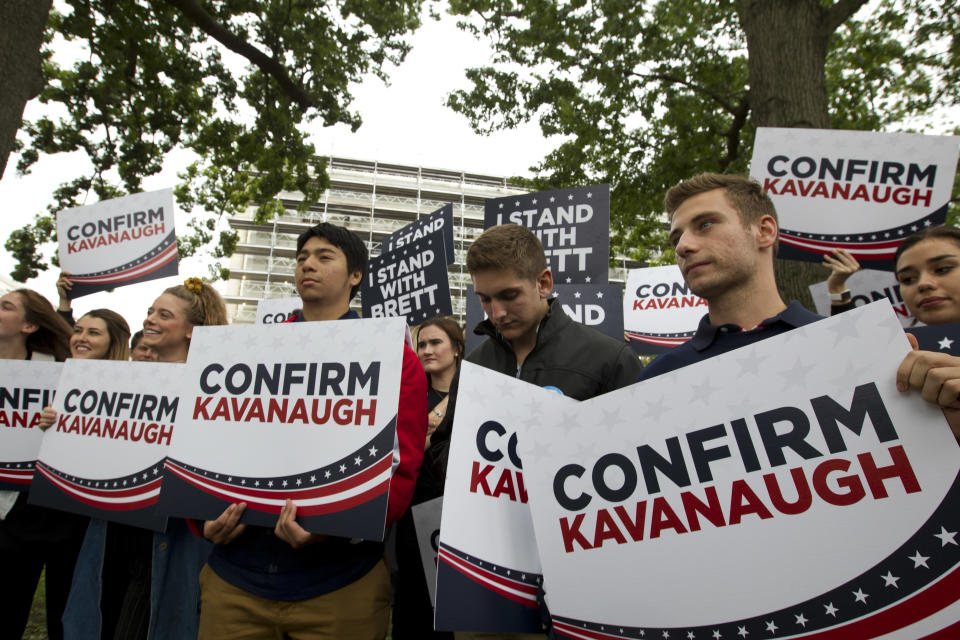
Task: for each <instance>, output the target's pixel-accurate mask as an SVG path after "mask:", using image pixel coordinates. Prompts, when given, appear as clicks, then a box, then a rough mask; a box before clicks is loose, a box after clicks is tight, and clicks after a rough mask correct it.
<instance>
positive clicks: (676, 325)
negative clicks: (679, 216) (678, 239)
mask: <svg viewBox="0 0 960 640" xmlns="http://www.w3.org/2000/svg"><path fill="white" fill-rule="evenodd" d="M708 311H709V309H708V307H707V303H706V300H704V299H703V298H701V297H700V296H698V295H696V294H695V293H693V292H692V291H690V290H689V289H688V288H687V284H686V283H685V282H684V281H683V275H682V274H681V273H680V268H679V267H677V266H676V265H667V266H662V267H646V268H644V269H631V270H630V271H629V273H628V274H627V285H626V288H625V289H624V293H623V330H624V331H625V332H627V334H628V336H629V337H630V339H631V340H633V341H639V342H640V343H641V344H642V345H643V346H644V349H643V350H640V352H641V353H661V352H662V351H664V350H665V349H667V348H670V347H675V346H677V345H678V344H682V343H684V342H686V341H687V340H689V339H690V338H691V337H692V336H693V334H694V332H695V331H696V330H697V326H698V325H699V324H700V318H702V317H703V316H704V314H706V313H707V312H708Z"/></svg>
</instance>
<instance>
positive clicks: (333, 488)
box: [165, 452, 393, 500]
mask: <svg viewBox="0 0 960 640" xmlns="http://www.w3.org/2000/svg"><path fill="white" fill-rule="evenodd" d="M392 462H393V454H392V452H391V453H390V455H386V456H384V457H382V458H380V459H379V460H378V461H377V462H375V463H374V464H373V465H371V466H369V467H367V468H366V469H364V470H363V471H361V472H360V473H357V474H356V475H352V476H348V477H346V478H344V479H343V480H337V481H335V482H331V483H329V484H325V485H321V486H318V487H305V488H303V489H293V488H290V487H279V488H277V489H259V488H255V487H247V486H239V485H235V484H230V483H227V482H222V481H220V480H215V479H213V478H210V477H208V476H204V475H200V474H199V473H196V472H193V471H189V470H187V469H185V468H184V467H183V466H181V465H178V464H176V463H174V462H171V461H170V460H167V461H166V465H165V466H166V468H167V469H170V470H171V471H174V472H175V473H176V474H177V475H178V476H180V477H181V478H183V479H184V480H187V481H189V482H190V484H192V485H194V486H197V484H198V483H202V484H203V485H208V486H211V487H214V488H216V489H218V490H220V491H233V492H236V493H242V494H243V495H245V496H249V497H251V498H269V499H271V500H276V499H278V498H279V497H280V496H284V497H289V498H290V499H291V500H306V499H310V498H323V497H325V496H335V495H338V494H340V493H343V492H344V491H349V490H350V489H353V488H355V487H358V486H360V485H361V484H363V483H365V482H369V481H370V480H373V479H374V478H376V477H377V476H378V475H380V474H382V473H383V472H384V471H389V470H390V467H391V465H392ZM308 474H314V472H313V471H309V472H305V473H303V474H302V475H308ZM220 475H224V474H222V473H221V474H220Z"/></svg>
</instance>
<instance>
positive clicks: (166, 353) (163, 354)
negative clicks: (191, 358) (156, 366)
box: [156, 343, 190, 362]
mask: <svg viewBox="0 0 960 640" xmlns="http://www.w3.org/2000/svg"><path fill="white" fill-rule="evenodd" d="M156 352H157V362H186V361H187V354H188V353H189V352H190V344H189V343H186V344H183V345H179V346H177V347H172V348H170V349H167V350H161V349H156Z"/></svg>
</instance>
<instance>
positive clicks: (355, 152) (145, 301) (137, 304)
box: [0, 17, 553, 331]
mask: <svg viewBox="0 0 960 640" xmlns="http://www.w3.org/2000/svg"><path fill="white" fill-rule="evenodd" d="M411 43H412V44H413V49H412V50H411V51H410V53H409V54H408V55H407V58H406V60H405V61H404V63H403V64H402V65H401V66H400V67H399V68H398V69H395V70H393V71H392V72H391V73H390V86H384V85H383V83H382V82H380V81H379V80H378V79H376V78H371V79H370V80H369V81H366V82H364V83H363V84H362V85H360V86H358V87H356V88H355V90H354V92H353V93H354V97H355V99H354V102H353V104H352V109H353V110H355V111H357V112H359V113H360V114H361V116H362V117H363V121H364V124H363V126H361V127H360V129H359V130H358V131H357V132H356V133H351V132H350V130H349V127H346V126H343V125H340V126H336V127H332V128H326V129H324V128H323V127H320V126H319V125H318V126H316V127H315V129H314V130H312V139H313V142H314V144H315V145H316V147H317V150H318V152H319V153H321V154H324V155H339V156H345V157H352V158H359V159H364V160H377V161H381V162H391V163H397V164H408V165H421V166H426V167H435V168H443V169H454V170H465V171H470V172H477V173H486V174H490V175H505V176H509V175H529V173H530V172H529V171H528V168H529V167H530V166H532V165H534V164H536V163H537V162H539V161H540V160H541V159H543V157H544V156H546V154H547V153H548V152H549V151H550V150H551V149H552V148H553V143H552V142H548V141H546V140H544V139H543V137H542V136H541V134H540V130H539V127H537V126H536V125H535V124H533V125H527V126H525V127H521V128H520V129H516V130H513V131H510V132H505V133H504V132H501V133H498V134H496V135H494V136H490V137H484V136H479V135H477V134H475V133H473V131H471V129H470V127H469V125H468V124H467V121H466V118H464V117H462V116H460V115H459V114H457V113H454V112H453V111H452V110H450V109H448V108H447V107H445V106H444V104H443V103H444V100H445V98H446V96H447V94H448V93H450V92H451V91H453V90H455V89H458V88H466V86H467V81H466V79H465V77H464V70H465V69H466V68H467V67H471V66H481V65H485V64H488V63H489V61H490V54H489V51H488V50H487V49H486V47H485V46H484V45H482V44H481V43H479V42H477V41H476V40H474V39H473V38H472V37H471V36H469V35H468V34H466V33H463V32H461V31H460V30H459V29H457V28H456V26H455V21H454V20H453V19H451V18H450V17H445V18H444V19H443V20H442V21H441V22H437V21H434V20H431V19H427V20H426V21H425V23H424V25H423V26H422V27H421V28H420V30H419V31H418V32H417V33H416V35H415V36H414V37H413V38H411ZM41 106H42V105H39V104H38V103H36V102H31V103H30V104H28V105H27V110H26V114H25V117H27V118H31V117H36V116H37V115H38V113H39V109H40V107H41ZM183 157H186V156H185V154H181V158H183ZM16 161H17V158H16V156H11V157H10V159H9V160H8V162H7V170H6V172H5V174H4V176H3V178H2V179H0V202H3V203H4V211H3V217H2V219H0V243H2V242H6V239H7V237H8V236H9V235H10V232H11V231H12V230H14V229H16V228H19V227H21V226H23V225H24V224H27V223H28V222H30V221H31V220H32V219H33V215H34V214H35V213H36V212H39V211H44V210H45V209H46V206H47V205H48V204H49V203H50V201H51V198H50V194H51V192H52V191H53V189H54V188H55V187H56V186H57V185H58V184H60V183H61V182H63V181H66V180H68V179H71V178H73V177H75V175H76V174H75V173H74V169H73V167H72V165H75V164H76V163H78V162H85V160H84V156H83V155H82V154H71V155H70V156H67V155H65V154H59V155H58V156H51V157H46V158H44V159H42V160H41V161H40V162H39V163H37V164H36V165H35V166H34V167H33V170H32V172H31V174H30V175H28V176H25V177H23V178H21V177H18V176H17V175H16V171H15V167H16ZM185 163H186V161H185V160H180V161H179V162H178V159H177V158H176V157H174V158H171V159H169V161H168V162H167V164H166V165H165V171H164V172H163V173H162V174H161V175H159V176H154V177H152V178H149V179H147V180H145V181H144V185H143V186H144V190H145V191H150V190H154V189H161V188H165V187H171V186H173V184H174V182H175V180H176V174H177V171H179V170H180V169H181V168H182V167H183V166H184V165H185ZM92 202H93V197H92V196H91V203H92ZM185 222H186V220H185V219H184V218H183V214H181V213H179V212H178V218H177V226H178V228H184V227H185ZM205 264H206V261H202V260H198V259H190V260H186V261H183V262H181V264H180V273H181V274H182V275H181V276H179V277H177V278H166V279H163V280H154V281H151V282H147V283H142V284H138V285H131V286H129V287H123V288H121V289H118V290H116V291H115V292H114V293H112V294H111V293H98V294H93V295H90V296H85V297H82V298H79V299H77V300H75V301H74V303H73V307H74V313H75V315H76V316H77V317H80V315H82V314H83V313H85V312H86V311H89V310H90V309H96V308H99V307H107V308H110V309H113V310H115V311H117V312H119V313H121V314H122V315H123V316H124V317H125V318H126V319H127V321H128V322H129V323H130V328H131V330H133V331H137V330H139V329H140V328H141V327H142V323H143V317H144V315H145V311H146V308H147V307H148V306H149V305H150V303H151V302H152V301H153V299H154V298H155V297H156V296H157V295H158V294H159V293H160V292H161V291H162V290H163V289H164V288H166V287H168V286H171V285H173V284H178V283H179V282H182V280H183V278H185V277H188V276H192V275H197V276H200V277H206V276H207V275H208V272H207V268H206V266H205ZM13 265H14V260H13V258H12V257H11V256H10V255H9V254H8V253H7V252H6V251H5V250H3V251H0V273H3V274H4V275H7V274H9V272H10V271H11V269H12V268H13ZM57 275H58V271H57V270H56V269H55V268H51V269H50V270H48V271H47V272H44V273H42V274H41V275H40V276H39V277H37V278H34V279H32V280H30V281H28V282H27V283H26V285H25V286H28V287H31V288H33V289H35V290H36V291H38V292H39V293H41V294H43V295H45V296H47V298H48V299H49V300H50V301H51V302H53V303H54V304H55V305H56V304H57V292H56V286H55V282H56V278H57Z"/></svg>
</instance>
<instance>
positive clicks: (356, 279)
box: [347, 269, 363, 287]
mask: <svg viewBox="0 0 960 640" xmlns="http://www.w3.org/2000/svg"><path fill="white" fill-rule="evenodd" d="M361 280H363V272H362V271H360V270H359V269H357V270H356V271H354V272H353V273H351V274H350V277H349V278H347V282H349V283H350V286H351V287H355V286H357V285H358V284H360V281H361Z"/></svg>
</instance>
